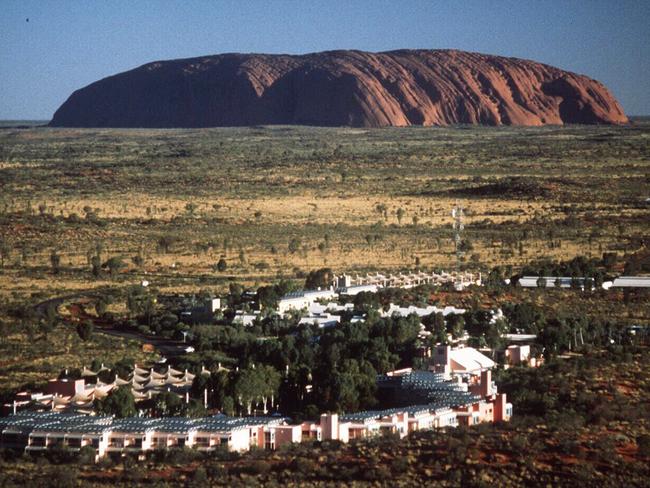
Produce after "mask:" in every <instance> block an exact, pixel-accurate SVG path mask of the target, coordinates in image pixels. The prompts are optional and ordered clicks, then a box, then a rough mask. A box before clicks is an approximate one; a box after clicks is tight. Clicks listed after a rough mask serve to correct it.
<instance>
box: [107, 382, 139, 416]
mask: <svg viewBox="0 0 650 488" xmlns="http://www.w3.org/2000/svg"><path fill="white" fill-rule="evenodd" d="M97 412H98V413H101V414H104V415H114V416H116V417H118V418H124V417H133V416H135V415H136V414H137V413H138V409H137V408H136V406H135V398H134V397H133V393H131V389H130V388H128V387H120V388H117V389H113V390H111V392H110V393H109V395H108V396H107V397H106V398H105V399H103V400H99V401H98V402H97Z"/></svg>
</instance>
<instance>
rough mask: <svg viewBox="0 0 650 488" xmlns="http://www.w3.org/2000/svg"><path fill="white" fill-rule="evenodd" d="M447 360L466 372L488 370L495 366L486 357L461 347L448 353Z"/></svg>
mask: <svg viewBox="0 0 650 488" xmlns="http://www.w3.org/2000/svg"><path fill="white" fill-rule="evenodd" d="M449 359H451V360H452V361H454V362H455V363H457V364H458V365H459V366H460V367H461V368H462V369H463V370H464V371H466V372H470V371H476V370H481V369H490V368H493V367H494V366H495V363H494V361H492V360H491V359H490V358H489V357H487V356H486V355H484V354H481V353H480V352H478V351H477V350H476V349H474V348H473V347H461V348H458V349H452V350H451V351H450V352H449ZM455 372H463V371H455Z"/></svg>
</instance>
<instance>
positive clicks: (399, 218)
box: [395, 207, 406, 225]
mask: <svg viewBox="0 0 650 488" xmlns="http://www.w3.org/2000/svg"><path fill="white" fill-rule="evenodd" d="M405 213H406V212H405V211H404V209H403V208H402V207H400V208H398V209H397V212H395V215H396V216H397V222H398V223H399V224H400V225H402V219H403V218H404V214H405Z"/></svg>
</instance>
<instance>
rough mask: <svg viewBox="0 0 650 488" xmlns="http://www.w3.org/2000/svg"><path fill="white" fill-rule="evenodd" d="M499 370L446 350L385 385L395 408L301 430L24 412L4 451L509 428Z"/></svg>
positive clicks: (98, 452)
mask: <svg viewBox="0 0 650 488" xmlns="http://www.w3.org/2000/svg"><path fill="white" fill-rule="evenodd" d="M493 366H494V363H493V362H492V361H491V360H490V359H489V358H487V357H486V356H483V355H482V354H481V353H479V352H478V351H476V350H474V349H471V348H461V349H455V350H452V349H450V348H449V347H446V346H443V347H441V348H440V349H439V350H437V351H436V355H435V360H434V366H433V369H434V371H413V370H411V369H410V368H407V369H403V370H398V371H392V372H389V373H386V374H384V375H380V376H379V377H378V378H377V387H378V396H379V399H380V402H381V403H382V404H384V405H385V406H389V405H390V408H386V409H383V410H371V411H363V412H356V413H346V414H341V415H339V414H336V413H323V414H322V415H321V416H320V418H319V419H318V420H317V421H308V422H303V423H301V424H292V423H290V421H289V419H287V418H284V417H280V416H277V417H276V416H264V417H256V416H251V417H229V416H226V415H223V414H218V415H214V416H210V417H204V418H198V419H192V418H184V417H164V418H150V417H131V418H122V419H118V418H113V417H106V416H94V415H87V414H84V413H61V412H57V411H55V410H54V411H40V412H38V411H22V412H18V413H14V414H13V415H10V416H8V417H3V418H0V447H3V448H12V449H20V450H24V451H26V452H38V451H44V450H47V449H51V448H55V447H65V448H68V449H71V450H80V449H81V448H83V447H86V446H89V447H90V448H92V449H94V450H95V458H96V459H100V458H102V457H104V456H106V455H122V454H134V455H145V454H146V453H148V452H152V451H156V450H160V449H169V448H184V447H186V448H193V449H197V450H200V451H213V450H216V449H227V450H231V451H248V450H250V449H251V448H253V447H255V448H260V449H277V448H278V447H280V446H282V445H285V444H290V443H298V442H303V441H309V440H316V441H321V440H339V441H341V442H348V441H349V440H351V439H358V438H364V437H371V436H375V435H380V434H387V433H390V434H394V435H399V436H400V437H404V436H406V435H408V434H409V433H410V432H414V431H419V430H431V429H440V428H447V427H455V426H457V425H474V424H478V423H482V422H499V421H507V420H509V419H510V417H511V415H512V405H510V404H509V403H507V402H506V396H505V394H502V393H498V392H497V387H496V385H495V384H494V382H492V380H491V368H492V367H493ZM161 381H162V378H161ZM124 386H127V385H124ZM129 386H130V385H129Z"/></svg>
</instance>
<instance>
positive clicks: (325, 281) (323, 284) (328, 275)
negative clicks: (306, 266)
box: [305, 268, 334, 290]
mask: <svg viewBox="0 0 650 488" xmlns="http://www.w3.org/2000/svg"><path fill="white" fill-rule="evenodd" d="M333 281H334V272H333V271H332V268H321V269H317V270H315V271H310V272H309V274H308V275H307V278H306V280H305V289H307V290H315V289H316V288H328V287H330V286H331V285H332V282H333Z"/></svg>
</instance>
